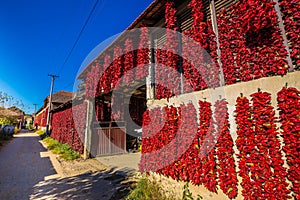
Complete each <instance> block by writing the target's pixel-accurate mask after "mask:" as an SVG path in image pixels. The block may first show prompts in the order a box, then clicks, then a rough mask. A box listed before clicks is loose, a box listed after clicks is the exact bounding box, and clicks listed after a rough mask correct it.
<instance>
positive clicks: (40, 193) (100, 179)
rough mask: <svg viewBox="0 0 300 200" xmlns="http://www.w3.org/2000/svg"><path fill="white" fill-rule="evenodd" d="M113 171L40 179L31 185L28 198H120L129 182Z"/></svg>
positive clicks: (104, 199) (125, 191)
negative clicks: (30, 192)
mask: <svg viewBox="0 0 300 200" xmlns="http://www.w3.org/2000/svg"><path fill="white" fill-rule="evenodd" d="M113 171H114V169H112V170H110V171H101V172H97V173H88V174H84V175H79V176H75V177H69V178H62V179H53V180H47V181H41V182H39V183H38V184H36V185H35V186H34V187H33V191H32V195H31V196H30V199H85V200H88V199H91V200H94V199H96V200H97V199H99V200H106V199H110V200H112V199H121V198H122V197H123V196H124V195H125V194H126V193H128V187H129V185H130V184H131V183H130V182H129V181H127V180H125V177H124V176H123V175H119V174H116V173H115V172H113ZM118 192H121V193H122V194H119V195H116V193H118Z"/></svg>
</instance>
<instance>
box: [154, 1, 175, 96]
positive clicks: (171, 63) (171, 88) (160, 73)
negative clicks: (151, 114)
mask: <svg viewBox="0 0 300 200" xmlns="http://www.w3.org/2000/svg"><path fill="white" fill-rule="evenodd" d="M176 12H177V10H176V9H175V8H174V2H173V1H167V2H166V4H165V18H166V44H165V45H163V48H162V49H157V51H156V57H157V63H158V64H160V66H157V67H156V74H155V77H156V80H157V83H158V84H157V85H156V98H157V99H163V98H170V97H172V96H174V95H178V94H180V91H179V85H180V76H179V73H178V71H179V56H178V53H179V52H178V48H179V41H178V35H177V32H176V31H178V25H177V19H176ZM160 83H161V84H160ZM162 83H165V84H162Z"/></svg>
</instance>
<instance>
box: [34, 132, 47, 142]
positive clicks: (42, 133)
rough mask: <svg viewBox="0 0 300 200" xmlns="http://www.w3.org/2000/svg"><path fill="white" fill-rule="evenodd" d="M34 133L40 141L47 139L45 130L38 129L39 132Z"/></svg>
mask: <svg viewBox="0 0 300 200" xmlns="http://www.w3.org/2000/svg"><path fill="white" fill-rule="evenodd" d="M35 133H36V134H38V135H39V136H40V138H41V139H42V140H43V139H44V138H46V137H47V135H46V131H45V130H41V129H39V130H37V131H35Z"/></svg>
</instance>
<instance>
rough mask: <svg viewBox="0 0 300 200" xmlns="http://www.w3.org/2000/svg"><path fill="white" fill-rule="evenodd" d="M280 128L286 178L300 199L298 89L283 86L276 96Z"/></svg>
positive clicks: (299, 97)
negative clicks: (286, 167)
mask: <svg viewBox="0 0 300 200" xmlns="http://www.w3.org/2000/svg"><path fill="white" fill-rule="evenodd" d="M277 101H278V107H279V115H280V122H281V129H282V134H283V138H284V144H285V145H284V147H283V151H284V152H285V154H286V158H287V164H288V165H289V168H288V175H287V177H288V179H289V180H290V181H291V183H292V188H291V190H292V192H293V193H294V194H293V196H294V197H295V198H296V199H300V151H299V147H300V91H299V90H297V89H296V88H286V87H284V88H283V89H282V90H281V91H279V92H278V96H277Z"/></svg>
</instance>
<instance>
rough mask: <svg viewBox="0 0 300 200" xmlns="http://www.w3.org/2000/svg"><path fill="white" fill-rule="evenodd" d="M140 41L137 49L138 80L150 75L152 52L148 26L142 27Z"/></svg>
mask: <svg viewBox="0 0 300 200" xmlns="http://www.w3.org/2000/svg"><path fill="white" fill-rule="evenodd" d="M140 31H141V33H140V42H139V48H138V50H137V68H136V70H135V72H136V76H135V78H136V79H137V80H140V79H142V78H146V76H148V74H149V72H148V67H149V63H150V62H149V54H150V48H149V47H150V44H149V41H150V40H149V29H148V27H146V26H143V27H141V28H140Z"/></svg>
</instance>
